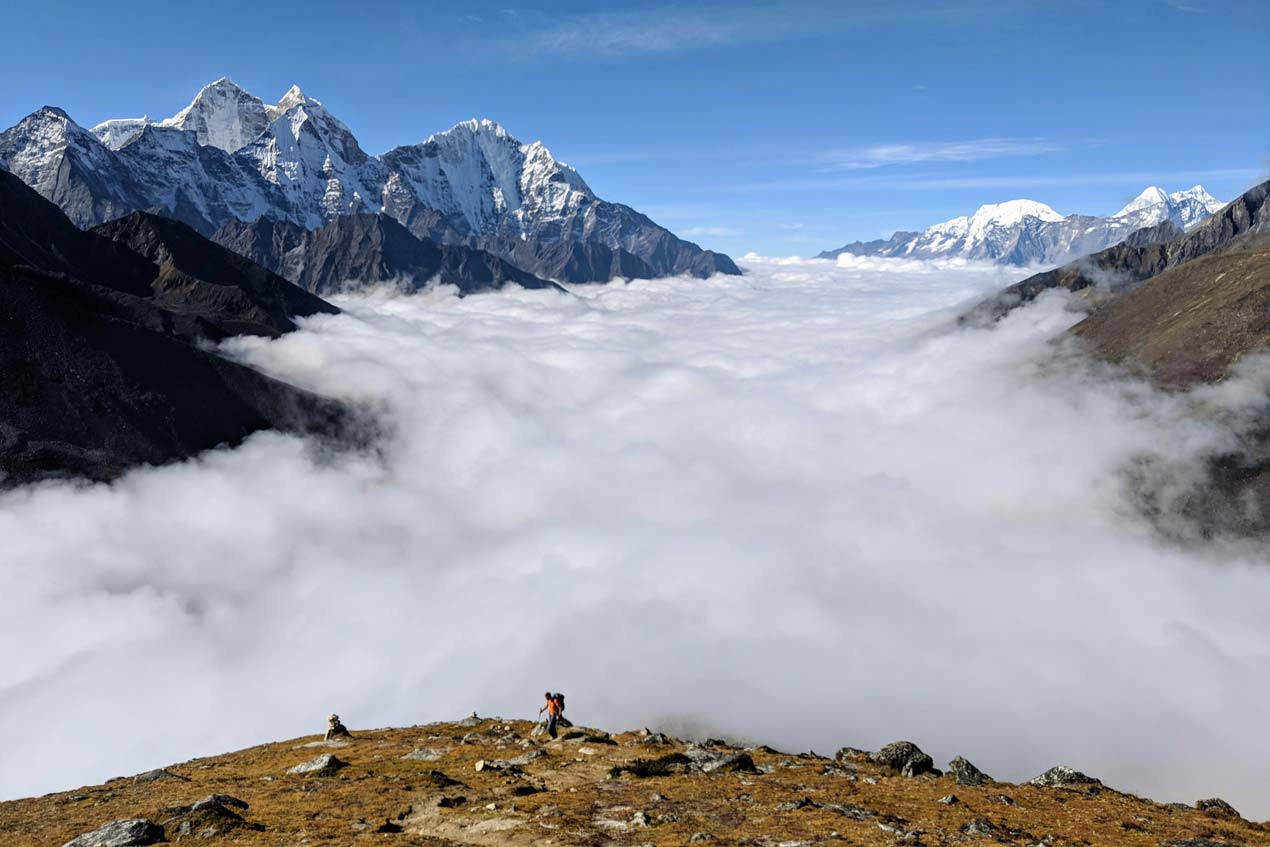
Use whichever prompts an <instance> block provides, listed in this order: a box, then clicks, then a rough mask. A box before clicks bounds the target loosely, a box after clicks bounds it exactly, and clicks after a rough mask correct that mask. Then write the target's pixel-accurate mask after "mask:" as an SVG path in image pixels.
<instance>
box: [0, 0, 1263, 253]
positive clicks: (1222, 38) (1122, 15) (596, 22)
mask: <svg viewBox="0 0 1270 847" xmlns="http://www.w3.org/2000/svg"><path fill="white" fill-rule="evenodd" d="M5 29H6V31H7V32H8V33H9V36H10V37H9V38H8V39H6V48H5V50H4V51H0V124H3V125H4V126H9V125H11V124H13V123H15V122H17V121H18V120H20V119H21V118H22V117H23V116H24V115H26V114H28V113H29V112H31V111H33V110H34V109H36V108H38V107H39V106H41V105H44V104H52V105H58V106H61V107H63V108H65V109H66V110H67V111H68V112H69V113H70V114H71V115H72V117H74V118H75V119H76V120H77V121H79V122H80V123H82V124H85V125H92V124H93V123H96V122H97V121H99V120H102V119H104V118H107V117H124V116H138V115H141V114H142V113H149V114H150V115H151V116H154V117H165V116H167V115H170V114H172V113H174V112H176V111H178V110H179V109H180V108H182V107H183V106H184V105H185V104H186V103H188V101H189V100H190V99H191V97H192V96H193V95H194V93H195V92H196V91H197V90H198V89H199V88H200V87H201V86H202V85H204V84H206V83H208V82H210V81H212V80H213V79H215V78H217V77H220V76H229V77H231V78H232V79H234V80H235V81H237V82H238V83H239V84H240V85H243V86H244V87H246V88H248V89H250V90H251V91H254V92H255V93H257V94H259V95H260V96H261V97H264V98H265V99H267V100H274V99H277V98H278V97H279V96H281V94H282V93H283V91H285V90H286V89H287V88H288V87H289V86H290V85H291V84H292V83H298V84H299V85H300V86H301V87H302V88H303V89H304V90H305V92H306V93H307V94H309V95H310V96H312V97H316V98H317V99H319V100H322V101H323V102H324V103H325V104H326V105H327V107H328V108H330V109H331V111H332V112H333V113H334V114H336V115H337V116H339V117H340V118H342V119H343V120H344V121H345V122H346V123H348V124H349V126H350V127H351V128H352V129H353V131H354V133H355V134H356V135H357V136H358V138H359V139H360V140H361V142H362V145H363V146H364V147H365V148H366V149H367V150H368V151H370V152H375V153H378V152H382V151H383V150H385V149H387V148H389V147H392V146H394V145H396V144H404V143H412V142H416V141H419V140H421V139H423V138H425V137H426V136H427V135H429V134H430V133H432V132H435V131H438V130H441V129H444V128H446V127H448V126H450V125H452V124H454V123H455V122H456V121H459V120H462V119H465V118H469V117H488V118H491V119H494V120H497V121H499V122H500V123H502V124H503V125H504V126H506V127H507V128H508V130H509V131H511V132H512V133H513V134H514V135H516V136H517V137H519V138H521V139H522V140H525V141H529V140H534V139H541V140H542V141H544V142H545V143H546V144H547V146H548V147H549V148H550V149H551V150H552V152H553V153H554V154H555V155H556V156H557V157H558V158H560V159H563V160H565V161H567V162H570V163H571V164H574V165H575V166H576V167H577V168H578V169H579V170H580V171H581V173H582V174H583V176H584V177H585V178H586V179H587V181H588V182H589V183H590V184H591V186H592V187H593V188H594V189H595V190H596V192H597V193H598V194H600V195H601V196H602V197H604V198H606V199H610V200H616V201H620V202H624V203H628V204H630V205H632V206H635V207H636V208H638V209H640V210H641V211H644V212H646V213H647V214H649V215H650V216H652V217H653V218H654V219H655V220H657V221H658V222H659V223H662V224H664V225H666V226H668V227H670V228H671V229H673V230H675V231H676V232H679V233H680V234H683V235H685V236H687V237H690V238H692V239H694V240H696V241H699V242H700V243H702V244H704V245H705V246H708V247H713V248H717V249H722V250H726V251H729V252H732V253H736V254H740V253H744V252H746V251H749V250H756V251H759V252H762V253H766V254H804V255H805V254H809V253H815V252H818V251H819V250H821V249H825V248H828V247H834V246H838V245H840V244H842V243H843V242H845V241H848V240H852V239H855V238H873V237H878V236H881V235H884V234H889V233H890V232H891V231H893V230H895V229H906V228H907V229H915V228H921V227H924V226H927V225H929V224H931V223H934V222H936V221H939V220H943V219H946V218H949V217H952V216H955V215H958V214H963V213H966V212H969V211H971V210H973V209H974V208H975V207H976V206H977V205H979V204H981V203H986V202H996V201H1000V200H1007V199H1011V198H1015V197H1031V198H1034V199H1037V200H1041V201H1043V202H1047V203H1049V204H1050V205H1052V206H1054V207H1055V208H1057V209H1058V210H1059V211H1061V212H1065V213H1066V212H1085V213H1090V214H1106V213H1110V212H1113V211H1115V210H1116V209H1117V208H1118V207H1119V206H1120V205H1122V204H1123V202H1124V201H1126V200H1128V199H1129V198H1131V197H1132V196H1133V195H1135V194H1137V193H1138V191H1140V190H1141V189H1142V188H1143V187H1145V186H1146V185H1147V184H1149V183H1158V184H1160V185H1161V186H1163V187H1165V188H1166V189H1169V190H1176V189H1179V188H1186V187H1189V186H1190V185H1192V184H1194V183H1196V182H1202V183H1203V184H1204V185H1205V186H1207V187H1208V188H1209V190H1210V191H1211V192H1212V193H1213V194H1214V195H1216V196H1217V197H1219V198H1220V199H1223V200H1226V199H1229V198H1231V197H1232V196H1234V195H1236V194H1238V193H1239V192H1240V191H1241V190H1243V189H1244V188H1246V187H1247V186H1249V185H1251V184H1253V183H1255V182H1257V181H1259V180H1261V179H1266V178H1270V110H1267V109H1266V108H1265V107H1266V94H1265V92H1266V91H1267V90H1270V85H1268V83H1270V64H1267V62H1266V55H1267V54H1266V46H1265V45H1266V39H1267V36H1268V35H1270V3H1267V2H1264V0H1230V2H1218V0H1133V2H1111V1H1110V0H1109V2H1097V0H1068V2H1045V1H1044V0H1035V2H991V0H985V2H973V0H968V2H957V0H953V2H915V3H890V2H877V3H873V2H839V3H818V2H789V3H761V4H746V3H729V4H708V3H697V4H692V3H675V4H669V3H663V2H648V3H644V2H640V3H623V4H611V5H610V4H597V3H567V2H566V3H550V4H541V5H533V6H513V5H509V2H508V1H507V0H505V2H503V3H484V2H466V3H462V4H431V3H408V2H378V3H366V4H360V5H359V4H349V3H347V2H340V3H325V2H309V3H305V4H295V5H294V7H293V8H291V9H288V8H285V7H283V6H281V5H278V4H264V3H260V2H252V3H248V2H222V3H201V4H184V3H170V2H162V3H159V2H115V3H111V4H92V5H89V4H81V3H69V2H45V3H43V4H33V3H24V4H20V5H16V4H15V5H13V6H11V7H10V8H7V9H6V10H5Z"/></svg>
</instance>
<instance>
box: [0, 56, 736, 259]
mask: <svg viewBox="0 0 1270 847" xmlns="http://www.w3.org/2000/svg"><path fill="white" fill-rule="evenodd" d="M0 164H3V166H4V167H6V168H7V169H9V170H10V171H12V172H13V173H15V174H17V175H18V176H19V177H21V178H22V179H23V181H25V182H26V183H27V184H28V185H30V186H32V187H33V188H35V189H36V190H37V191H39V192H40V194H42V195H43V196H44V197H46V198H48V199H49V200H52V201H53V202H54V203H56V204H57V205H58V206H60V207H61V208H62V209H63V211H65V212H66V214H67V215H68V216H69V217H70V218H71V220H73V221H74V222H75V223H76V224H78V225H80V226H83V227H89V226H94V225H97V224H100V223H103V222H105V221H107V220H110V219H112V218H115V217H119V216H121V215H124V214H127V213H129V212H132V211H137V210H142V211H155V212H160V213H162V214H166V215H169V216H171V217H175V218H176V219H178V220H181V221H183V222H185V223H187V224H189V225H190V226H192V227H194V228H195V229H196V230H198V231H199V232H201V233H203V234H204V235H210V234H211V233H212V232H214V231H215V230H216V229H217V228H219V227H221V226H223V225H225V224H227V223H230V222H233V221H243V222H253V221H256V220H258V219H260V218H263V217H269V218H272V219H275V220H279V221H284V222H289V223H292V224H296V225H298V226H300V227H303V228H305V229H318V228H320V227H322V226H324V225H325V224H326V223H327V222H329V221H332V220H335V219H336V218H339V217H340V216H343V215H350V214H371V215H374V214H380V213H383V214H386V215H388V216H390V217H392V218H393V219H395V220H397V221H398V222H399V223H401V224H402V225H403V226H405V227H406V228H407V229H408V230H409V231H410V232H411V233H412V234H413V235H415V236H416V237H419V238H428V239H432V240H434V241H436V242H438V243H440V244H457V245H464V246H467V247H471V248H474V249H481V250H486V251H488V252H490V253H492V254H494V255H495V256H498V257H500V258H502V259H504V260H506V261H508V262H510V263H511V264H513V265H515V266H516V267H518V268H520V269H521V270H523V271H525V272H527V273H530V274H533V275H534V276H537V277H539V278H543V279H554V280H562V281H571V282H591V281H607V280H609V279H612V278H613V277H615V276H660V275H669V274H692V275H695V276H701V277H704V276H708V275H710V274H712V273H730V274H735V273H740V271H739V269H738V268H737V267H736V265H735V264H734V263H733V262H732V260H731V259H729V258H728V257H727V256H725V255H723V254H719V253H714V252H712V251H709V250H702V249H701V248H700V247H698V246H697V245H695V244H692V243H691V242H687V241H683V240H681V239H679V238H677V237H676V236H675V235H674V234H673V233H671V232H669V231H668V230H666V229H664V228H662V227H660V226H658V225H656V224H655V223H653V222H652V221H651V220H649V219H648V218H647V217H645V216H644V215H641V214H640V213H638V212H637V211H635V210H634V209H631V208H630V207H628V206H623V205H621V204H617V203H609V202H606V201H604V200H601V199H600V198H598V197H596V196H595V194H594V193H593V192H592V191H591V189H590V188H589V187H588V186H587V184H586V183H585V182H584V181H583V180H582V177H581V176H579V175H578V173H577V172H576V171H574V170H573V169H572V168H570V167H568V166H567V165H565V164H562V163H560V162H557V161H556V160H555V159H554V158H552V156H551V154H550V153H549V152H548V151H547V149H546V147H544V146H543V145H542V144H541V143H539V142H534V143H532V144H522V143H521V142H519V141H517V140H516V139H515V138H513V137H512V136H510V135H509V134H508V133H507V132H506V131H505V130H504V129H503V128H502V127H500V126H498V125H497V124H494V123H492V122H490V121H475V120H473V121H465V122H463V123H461V124H458V125H457V126H455V127H453V128H452V129H450V130H448V131H446V132H442V133H438V134H436V135H433V136H431V137H430V138H428V139H427V140H426V141H424V142H422V143H420V144H415V145H409V146H404V147H397V148H394V149H393V150H390V151H388V152H387V153H385V154H384V155H382V156H370V155H368V154H367V153H365V152H364V151H363V150H362V149H361V147H360V146H359V145H358V143H357V139H356V138H355V137H354V136H353V134H352V132H351V131H350V130H349V129H348V127H347V126H345V125H344V124H343V123H341V122H340V121H339V120H338V119H336V118H335V117H334V116H333V115H331V114H330V113H329V112H328V111H327V110H326V109H325V107H323V106H322V104H321V103H320V102H318V101H317V100H314V99H313V98H310V97H307V96H306V95H304V93H303V92H301V91H300V89H299V88H294V87H293V88H292V89H291V90H290V91H288V92H287V93H286V95H284V96H283V98H282V99H281V100H280V101H279V102H278V103H277V104H273V105H269V104H265V103H264V102H263V101H261V100H260V99H259V98H257V97H255V96H254V95H251V94H249V93H247V92H246V91H244V90H243V89H241V88H239V87H238V86H236V85H235V84H234V83H232V82H231V81H229V80H226V79H222V80H218V81H217V82H215V83H213V84H211V85H209V86H207V87H206V88H204V89H203V90H202V91H200V92H199V94H198V96H197V97H196V98H195V99H194V101H193V102H192V103H191V104H190V106H189V107H187V108H186V109H185V110H183V111H182V112H180V113H179V114H178V115H176V116H174V117H172V118H170V119H168V120H165V121H160V122H158V123H154V122H151V121H150V120H149V119H148V118H139V119H123V120H114V121H107V122H105V123H103V124H100V125H98V126H97V127H95V128H94V129H93V130H92V131H89V130H87V129H84V128H83V127H81V126H79V125H78V124H76V123H75V122H74V121H73V120H72V119H71V118H70V117H69V116H68V115H67V114H66V113H65V112H63V111H62V110H60V109H57V108H53V107H45V108H42V109H40V110H38V111H36V112H34V113H33V114H31V115H29V116H28V117H27V118H25V119H23V120H22V121H21V122H19V123H18V124H17V125H16V126H14V127H12V128H11V129H9V130H6V131H5V132H3V133H0Z"/></svg>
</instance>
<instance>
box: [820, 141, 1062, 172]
mask: <svg viewBox="0 0 1270 847" xmlns="http://www.w3.org/2000/svg"><path fill="white" fill-rule="evenodd" d="M1063 149H1064V148H1063V146H1062V145H1061V144H1058V143H1056V142H1053V141H1049V140H1047V139H1044V138H976V139H970V140H966V141H919V142H913V143H903V144H874V145H871V146H867V147H848V148H842V149H836V150H826V151H823V152H822V153H820V154H819V155H818V156H817V160H818V162H819V163H820V165H821V167H822V169H823V170H827V171H837V170H844V171H852V170H870V169H873V168H884V167H890V166H900V165H918V164H930V163H932V162H982V161H985V160H988V159H1001V158H1006V157H1011V156H1039V155H1043V154H1045V153H1057V152H1059V151H1061V150H1063Z"/></svg>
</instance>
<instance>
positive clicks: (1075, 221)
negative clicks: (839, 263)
mask: <svg viewBox="0 0 1270 847" xmlns="http://www.w3.org/2000/svg"><path fill="white" fill-rule="evenodd" d="M1223 205H1224V204H1222V203H1221V202H1220V201H1218V200H1216V199H1214V198H1213V197H1212V195H1210V194H1209V193H1208V192H1207V191H1205V190H1204V188H1203V186H1199V185H1197V186H1195V187H1194V188H1191V189H1188V190H1186V191H1177V192H1174V193H1173V194H1166V193H1165V192H1164V190H1163V189H1160V188H1157V187H1156V186H1154V185H1153V186H1151V187H1149V188H1147V189H1146V190H1145V191H1143V192H1142V193H1141V194H1139V195H1138V196H1137V197H1135V198H1134V199H1133V200H1132V201H1131V202H1130V203H1129V204H1128V205H1126V206H1125V207H1124V208H1123V209H1121V210H1120V211H1118V212H1116V213H1115V214H1114V215H1111V216H1110V217H1106V218H1100V217H1095V216H1091V215H1066V216H1064V215H1061V214H1059V213H1058V212H1056V211H1054V209H1052V208H1050V207H1049V206H1047V205H1045V204H1044V203H1038V202H1036V201H1035V200H1010V201H1008V202H1005V203H993V204H990V205H986V206H980V207H979V208H978V209H977V210H976V211H975V213H974V214H973V215H969V216H966V215H963V216H962V217H959V218H953V219H952V220H950V221H944V222H943V223H939V224H935V225H934V226H932V227H930V228H929V229H926V230H924V231H922V232H897V233H895V234H894V235H892V236H891V237H890V238H887V239H879V240H877V241H856V242H852V243H851V244H847V245H845V246H843V247H839V248H838V249H837V250H827V251H825V252H824V253H821V254H820V256H819V258H822V259H833V258H837V257H838V256H840V255H842V254H843V253H849V254H852V255H856V256H887V257H902V258H913V259H949V258H960V259H970V260H975V261H983V262H995V263H997V264H1001V265H1039V264H1056V263H1060V262H1064V261H1068V260H1070V259H1073V258H1075V257H1077V256H1083V255H1086V254H1089V253H1096V252H1098V251H1099V250H1102V249H1104V248H1107V247H1110V246H1111V245H1112V244H1117V243H1119V242H1121V241H1123V240H1125V239H1126V238H1128V237H1129V236H1131V235H1132V234H1133V233H1135V232H1137V231H1139V230H1142V229H1145V228H1148V227H1160V226H1161V225H1164V224H1168V223H1171V224H1173V226H1175V227H1177V229H1178V230H1182V231H1185V230H1188V229H1190V228H1192V227H1194V226H1195V225H1196V224H1198V223H1200V222H1201V221H1203V220H1204V219H1205V218H1207V217H1209V216H1210V215H1212V214H1213V213H1214V212H1216V211H1217V210H1218V209H1220V208H1221V207H1222V206H1223ZM1162 231H1163V230H1162Z"/></svg>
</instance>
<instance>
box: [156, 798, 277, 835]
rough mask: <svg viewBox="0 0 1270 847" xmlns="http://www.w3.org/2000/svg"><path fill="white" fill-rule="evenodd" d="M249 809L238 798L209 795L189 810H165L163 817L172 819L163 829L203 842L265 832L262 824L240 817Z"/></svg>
mask: <svg viewBox="0 0 1270 847" xmlns="http://www.w3.org/2000/svg"><path fill="white" fill-rule="evenodd" d="M248 808H249V806H248V805H247V803H246V802H245V801H243V800H239V799H238V798H237V797H231V796H229V795H228V794H209V795H208V796H206V797H204V798H203V799H202V800H197V801H195V802H193V803H190V804H188V805H185V806H169V807H167V808H165V809H163V810H162V811H163V813H164V814H166V815H168V816H169V817H167V818H166V819H165V820H164V821H163V828H164V829H165V830H167V831H168V832H170V833H172V834H173V835H175V836H184V835H197V836H198V837H200V838H211V837H212V836H214V835H219V834H222V833H225V832H229V831H231V830H235V829H239V828H243V827H246V828H249V829H261V828H262V827H261V826H260V825H259V824H254V825H253V824H248V823H247V821H246V820H244V819H243V816H242V815H241V814H239V812H245V811H247V809H248Z"/></svg>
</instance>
